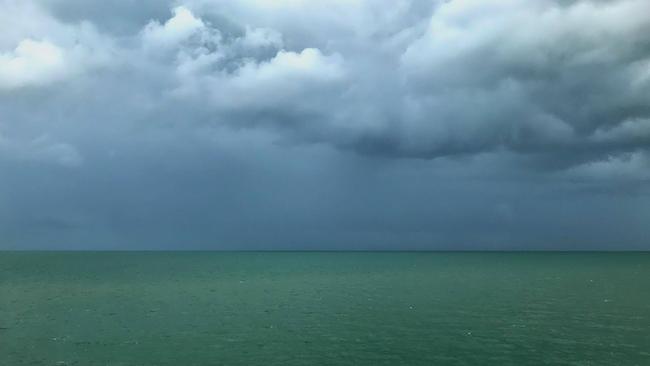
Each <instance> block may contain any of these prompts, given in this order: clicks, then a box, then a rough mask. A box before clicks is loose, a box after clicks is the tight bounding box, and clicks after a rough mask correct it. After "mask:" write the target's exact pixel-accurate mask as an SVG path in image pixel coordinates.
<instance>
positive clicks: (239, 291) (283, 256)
mask: <svg viewBox="0 0 650 366" xmlns="http://www.w3.org/2000/svg"><path fill="white" fill-rule="evenodd" d="M0 328H1V329H0V365H1V366H14V365H80V366H81V365H83V366H86V365H115V366H117V365H121V366H126V365H133V366H164V365H174V366H190V365H201V366H203V365H608V366H609V365H650V254H647V253H645V254H642V253H610V254H606V253H582V254H578V253H201V252H193V253H164V252H162V253H161V252H155V253H118V252H112V253H111V252H109V253H79V252H67V253H15V252H0Z"/></svg>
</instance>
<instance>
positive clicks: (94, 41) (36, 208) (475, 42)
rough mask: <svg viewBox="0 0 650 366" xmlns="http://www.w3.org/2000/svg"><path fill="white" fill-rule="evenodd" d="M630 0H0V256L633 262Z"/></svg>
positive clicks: (649, 211) (635, 119) (645, 95)
mask: <svg viewBox="0 0 650 366" xmlns="http://www.w3.org/2000/svg"><path fill="white" fill-rule="evenodd" d="M648 14H650V2H649V1H648V0H573V1H572V0H447V1H442V0H440V1H436V0H427V1H424V0H239V1H230V0H178V1H174V0H171V1H166V0H141V1H133V0H114V1H110V2H101V1H87V0H40V1H37V0H0V249H90V250H104V249H119V250H138V249H142V250H150V249H188V250H190V249H191V250H195V249H200V250H207V249H217V250H650V225H649V223H650V16H648Z"/></svg>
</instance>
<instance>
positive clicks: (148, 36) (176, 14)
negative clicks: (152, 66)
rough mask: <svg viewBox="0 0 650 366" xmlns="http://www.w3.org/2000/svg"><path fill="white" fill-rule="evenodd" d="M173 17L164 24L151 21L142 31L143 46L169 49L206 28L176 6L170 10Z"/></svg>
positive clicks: (200, 21) (187, 11) (186, 10)
mask: <svg viewBox="0 0 650 366" xmlns="http://www.w3.org/2000/svg"><path fill="white" fill-rule="evenodd" d="M172 13H173V16H172V17H171V18H170V19H168V20H167V21H166V22H165V23H164V24H160V22H158V21H151V22H150V23H149V24H147V26H146V27H145V28H144V30H143V31H142V37H143V39H144V41H145V44H147V45H148V46H151V47H170V46H175V45H178V43H180V42H182V41H185V40H187V39H188V38H190V37H191V36H193V35H195V34H197V33H198V32H200V31H201V30H204V29H205V28H206V25H205V24H204V23H203V21H202V20H201V19H199V18H196V17H195V16H194V14H192V12H191V11H190V10H189V9H187V8H185V7H183V6H178V7H176V8H174V9H172Z"/></svg>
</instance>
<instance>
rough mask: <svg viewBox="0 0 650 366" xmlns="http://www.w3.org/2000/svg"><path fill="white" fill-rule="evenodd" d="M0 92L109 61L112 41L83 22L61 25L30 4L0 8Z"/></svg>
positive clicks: (44, 82)
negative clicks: (0, 28)
mask: <svg viewBox="0 0 650 366" xmlns="http://www.w3.org/2000/svg"><path fill="white" fill-rule="evenodd" d="M0 24H3V32H1V33H0V90H2V89H5V90H8V89H9V90H10V89H16V88H22V87H36V86H44V85H48V84H51V83H53V82H57V81H61V80H64V79H66V78H70V77H73V76H75V75H79V74H81V73H83V72H84V71H86V70H88V69H91V68H93V67H95V66H100V65H106V64H108V63H109V61H112V60H113V56H114V49H113V42H112V40H110V39H109V38H107V37H105V36H103V35H101V34H100V33H98V32H97V31H96V30H95V28H94V26H93V25H92V24H90V23H89V22H81V23H79V24H66V23H62V22H60V21H59V20H57V19H56V18H54V17H52V16H51V15H50V14H47V13H45V12H43V10H42V9H40V8H39V7H38V6H36V5H35V4H34V3H32V2H26V1H22V2H18V1H6V2H3V3H1V4H0Z"/></svg>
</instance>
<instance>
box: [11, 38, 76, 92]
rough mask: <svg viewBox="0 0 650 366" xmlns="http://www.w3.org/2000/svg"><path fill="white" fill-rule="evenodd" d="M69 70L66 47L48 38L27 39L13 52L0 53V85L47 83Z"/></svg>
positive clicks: (17, 85)
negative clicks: (38, 39)
mask: <svg viewBox="0 0 650 366" xmlns="http://www.w3.org/2000/svg"><path fill="white" fill-rule="evenodd" d="M65 73H66V67H65V60H64V53H63V50H61V48H59V47H57V46H56V45H53V44H52V43H50V42H47V41H40V42H39V41H34V40H32V39H25V40H23V41H21V42H20V43H19V44H18V46H16V49H15V50H14V51H13V52H8V53H3V54H0V88H4V89H13V88H17V87H21V86H26V85H38V84H47V83H49V82H51V81H54V80H57V79H60V78H63V77H64V76H65Z"/></svg>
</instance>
